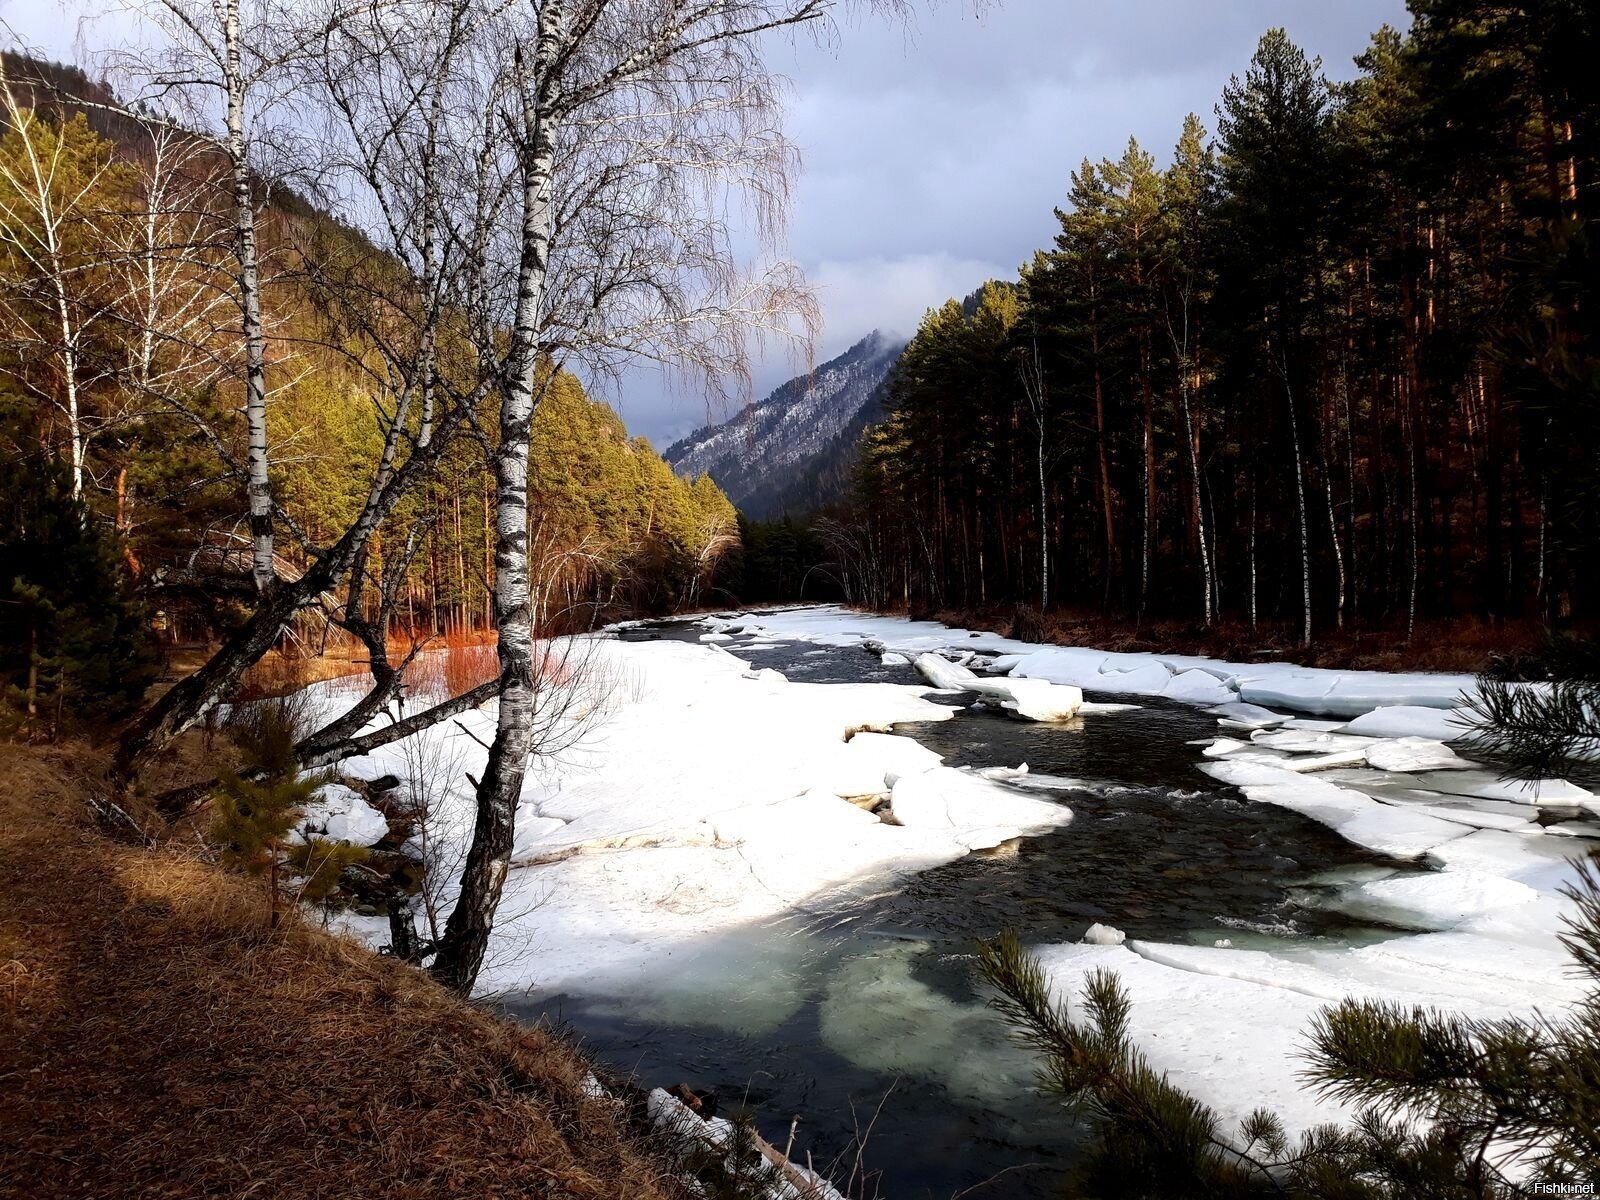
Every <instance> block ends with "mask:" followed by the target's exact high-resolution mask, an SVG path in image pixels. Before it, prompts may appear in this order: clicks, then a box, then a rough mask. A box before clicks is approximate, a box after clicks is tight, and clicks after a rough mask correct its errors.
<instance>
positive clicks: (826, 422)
mask: <svg viewBox="0 0 1600 1200" xmlns="http://www.w3.org/2000/svg"><path fill="white" fill-rule="evenodd" d="M904 348H905V343H903V342H900V341H896V340H894V339H892V338H889V337H886V336H885V335H884V334H882V333H879V332H878V331H877V330H874V331H873V332H872V333H870V334H868V335H867V336H866V337H864V338H862V339H861V340H860V341H859V342H857V343H856V344H855V345H854V346H851V347H850V349H848V350H846V351H845V352H844V353H843V354H841V355H839V357H838V358H835V359H832V360H830V361H828V362H825V363H823V364H822V365H821V366H820V367H818V368H817V369H816V370H815V371H813V372H811V373H810V374H807V375H801V376H798V377H797V378H794V379H791V380H790V381H789V382H788V383H786V384H784V385H783V386H782V387H780V388H778V389H776V390H775V391H774V392H773V393H772V394H771V395H770V396H768V397H767V398H766V399H765V400H762V401H760V402H759V403H756V404H751V405H747V406H745V408H744V409H743V410H741V411H740V412H739V413H738V415H736V416H735V417H733V418H732V419H731V420H729V421H725V422H723V423H722V424H720V425H707V426H705V427H704V428H702V429H697V430H695V432H693V433H691V434H690V435H689V436H688V437H686V438H684V439H683V440H681V441H679V442H676V443H674V444H673V445H672V446H670V447H668V448H667V452H666V454H665V455H663V457H664V458H665V459H666V460H667V461H668V462H669V463H671V464H672V467H673V469H674V470H676V471H677V472H678V474H680V475H683V476H685V477H688V478H693V477H695V476H698V475H702V474H709V475H710V476H711V478H712V479H714V480H716V482H717V485H718V486H719V487H721V488H722V490H723V491H724V492H726V493H727V494H728V498H729V499H731V500H732V501H733V502H734V503H735V504H736V505H738V506H739V508H740V510H741V511H743V512H744V513H745V515H747V516H750V517H758V518H759V517H767V516H774V515H776V514H777V513H779V512H781V511H783V510H784V509H786V508H789V507H792V506H793V505H794V504H795V503H796V501H795V498H794V493H795V491H796V489H795V488H794V486H793V485H794V484H795V483H796V482H797V481H798V480H800V479H801V478H802V477H803V476H806V475H807V474H808V468H809V467H810V466H811V465H812V464H813V461H814V460H815V459H816V458H817V457H818V456H819V455H822V454H824V453H825V452H828V451H830V450H832V449H833V448H834V444H835V443H836V442H837V441H838V439H839V437H840V436H841V435H842V434H844V433H846V432H847V431H848V430H849V428H850V427H851V426H852V425H854V424H855V423H856V418H857V417H858V416H859V414H860V413H861V410H862V408H863V406H865V405H866V404H867V402H868V400H869V399H870V398H871V397H872V396H873V393H874V392H875V391H876V390H877V388H878V387H879V385H880V384H882V382H883V380H884V377H885V376H886V375H887V374H888V373H889V368H890V367H892V366H893V365H894V363H895V360H896V359H897V358H899V357H900V351H901V350H902V349H904ZM827 498H828V497H808V498H807V499H809V500H811V501H812V502H815V501H816V500H818V499H827Z"/></svg>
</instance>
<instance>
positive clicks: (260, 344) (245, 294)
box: [222, 0, 277, 594]
mask: <svg viewBox="0 0 1600 1200" xmlns="http://www.w3.org/2000/svg"><path fill="white" fill-rule="evenodd" d="M243 37H244V33H243V30H242V28H241V26H240V20H239V0H227V5H226V9H225V11H224V13H223V27H222V39H223V56H224V61H223V83H224V87H225V90H226V92H227V136H226V144H227V150H228V161H229V167H230V169H231V171H232V174H233V201H234V218H233V220H234V255H235V257H236V258H237V259H238V264H239V278H238V287H239V312H240V317H241V322H242V332H243V334H244V419H245V434H246V453H245V495H246V499H247V501H248V503H249V510H250V573H251V575H252V576H253V577H254V579H255V584H256V591H257V592H259V593H261V594H265V593H266V592H268V591H269V590H271V588H272V586H273V585H274V583H276V582H277V572H276V570H275V569H274V567H273V532H272V482H271V479H270V478H269V474H268V469H269V458H268V452H267V349H266V334H265V332H264V327H263V325H262V320H261V263H260V257H259V252H258V250H257V244H256V207H255V196H254V189H253V187H252V185H251V180H250V161H249V147H248V145H247V143H246V139H245V128H244V126H245V111H244V105H245V79H244V63H243Z"/></svg>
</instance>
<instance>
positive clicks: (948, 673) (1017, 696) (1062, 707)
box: [884, 654, 1083, 721]
mask: <svg viewBox="0 0 1600 1200" xmlns="http://www.w3.org/2000/svg"><path fill="white" fill-rule="evenodd" d="M884 657H885V659H887V658H888V655H885V656H884ZM916 667H917V672H918V674H920V675H921V676H922V677H923V678H924V679H926V680H927V681H928V682H929V683H931V684H933V686H934V687H936V688H939V689H941V690H944V691H953V692H975V693H976V694H978V695H980V696H982V697H984V698H985V699H989V700H997V701H999V703H1000V706H1001V707H1002V708H1005V709H1008V710H1010V711H1011V712H1014V713H1016V714H1017V715H1018V716H1020V717H1026V718H1027V719H1028V720H1030V721H1069V720H1071V719H1072V718H1073V717H1075V716H1077V715H1078V712H1079V710H1080V709H1082V708H1083V692H1082V691H1081V690H1080V689H1078V688H1075V687H1071V686H1069V685H1066V684H1059V683H1050V682H1047V681H1046V680H1043V679H1009V678H1005V677H1003V676H988V677H985V676H981V675H977V674H975V673H974V672H972V671H971V670H969V669H968V668H967V667H964V666H962V665H960V664H959V663H953V662H950V661H949V660H948V659H945V658H942V657H940V656H939V655H937V654H919V655H918V656H917V661H916Z"/></svg>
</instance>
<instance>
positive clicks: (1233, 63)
mask: <svg viewBox="0 0 1600 1200" xmlns="http://www.w3.org/2000/svg"><path fill="white" fill-rule="evenodd" d="M110 4H111V0H104V6H106V7H109V6H110ZM100 6H101V5H99V4H97V3H96V0H0V16H3V17H4V19H5V20H6V21H7V22H8V23H9V24H10V25H11V26H12V27H13V28H15V29H16V30H17V32H18V33H19V34H21V36H23V37H24V38H25V39H26V40H28V41H29V42H31V43H33V45H35V46H36V47H39V48H42V49H45V50H46V51H48V52H50V53H51V54H52V55H54V56H55V57H58V58H66V59H70V58H74V57H78V55H79V54H80V53H81V50H82V49H83V48H85V47H87V48H89V49H92V48H94V46H95V45H96V44H97V43H102V42H103V41H104V40H105V39H106V38H108V37H109V35H110V33H111V32H112V31H111V29H110V28H109V27H108V26H106V25H105V24H104V23H101V24H99V25H96V24H94V23H89V24H84V23H82V21H81V19H80V18H81V17H82V15H83V14H84V13H85V12H93V11H94V10H95V8H96V7H100ZM1386 21H1387V22H1389V23H1391V24H1395V25H1404V24H1405V22H1406V15H1405V5H1404V0H1004V2H1000V3H990V4H988V5H986V6H985V12H984V15H983V16H982V17H981V18H980V17H975V16H974V15H973V12H972V5H971V0H940V2H938V3H935V4H932V5H928V4H923V5H922V6H921V7H920V11H919V12H918V14H917V16H916V17H915V18H914V20H913V21H912V22H911V24H910V25H909V26H900V25H895V26H891V25H889V24H888V23H886V22H883V21H877V20H869V19H865V18H859V19H847V20H845V21H844V22H843V23H842V24H841V26H840V28H839V30H838V37H837V38H835V39H832V41H831V44H830V45H827V46H822V47H819V46H817V45H815V44H813V43H811V42H809V41H801V42H799V43H794V42H791V41H788V40H784V41H782V42H779V43H776V44H775V46H774V49H773V58H772V61H773V64H774V66H775V67H776V68H777V69H778V70H779V71H781V72H782V73H783V74H784V75H786V76H787V77H788V78H789V80H790V81H791V92H792V94H791V105H790V120H789V132H790V135H791V137H792V138H793V140H794V141H795V142H796V144H797V145H798V146H799V148H800V151H801V154H802V157H803V174H802V176H801V178H800V181H799V186H798V188H797V191H796V194H795V200H794V213H793V224H792V226H791V230H790V236H789V253H790V255H791V256H792V257H793V258H794V259H795V260H796V261H797V262H799V263H800V264H801V265H802V266H803V267H804V268H805V270H806V272H807V274H808V275H809V276H810V278H811V280H812V282H813V284H814V285H815V286H816V288H817V290H818V293H819V298H820V300H821V303H822V309H823V314H824V318H825V321H826V326H825V329H824V332H823V336H822V343H821V345H820V346H819V347H818V348H817V355H816V361H818V362H820V361H823V360H825V359H827V358H829V357H831V356H832V355H834V354H837V353H838V352H839V351H840V350H842V349H844V348H845V347H846V346H848V345H850V343H852V342H854V341H856V340H857V339H858V338H860V337H861V336H863V335H864V334H865V333H867V332H868V331H869V330H871V329H873V328H874V327H877V328H882V329H885V330H889V331H894V332H898V333H903V334H909V333H911V332H912V331H914V330H915V328H916V324H917V321H918V320H919V318H920V317H921V315H922V313H923V312H924V311H925V310H926V309H927V308H928V307H929V306H930V305H934V304H938V303H941V302H942V301H944V300H945V299H946V298H947V297H950V296H953V295H965V294H966V293H967V292H970V291H971V290H972V289H973V288H974V287H976V286H977V285H978V284H979V283H980V282H982V281H983V280H984V279H986V278H989V277H993V276H1011V275H1013V274H1014V272H1015V271H1016V268H1017V266H1018V265H1019V264H1020V263H1021V262H1023V261H1024V260H1025V259H1026V258H1027V257H1028V256H1029V255H1030V254H1031V253H1032V252H1033V250H1034V249H1035V248H1037V247H1039V246H1042V245H1046V244H1047V243H1048V242H1049V239H1050V238H1051V236H1052V235H1053V231H1054V224H1055V222H1054V217H1053V215H1052V209H1053V208H1054V206H1055V205H1057V204H1058V203H1060V202H1061V201H1062V199H1063V198H1064V196H1065V194H1066V189H1067V181H1068V175H1069V173H1070V172H1071V171H1072V169H1073V168H1074V167H1076V166H1077V164H1078V163H1079V162H1080V161H1081V160H1082V159H1083V158H1084V157H1085V156H1088V157H1092V158H1100V157H1105V156H1115V155H1118V154H1120V153H1121V151H1122V148H1123V146H1124V145H1125V144H1126V142H1127V139H1128V137H1129V136H1130V135H1132V136H1134V137H1137V138H1138V139H1139V141H1140V142H1141V143H1142V144H1144V145H1145V146H1146V147H1147V148H1149V149H1151V150H1152V151H1153V152H1155V153H1156V154H1157V155H1158V157H1159V156H1164V155H1165V153H1166V152H1167V150H1168V149H1169V148H1170V146H1171V144H1172V142H1173V141H1174V140H1175V139H1176V137H1177V133H1178V128H1179V125H1180V123H1181V121H1182V118H1183V115H1184V114H1185V113H1187V112H1191V111H1192V112H1197V113H1199V114H1200V115H1201V116H1202V118H1204V119H1205V120H1206V122H1207V125H1208V126H1211V125H1214V123H1215V122H1214V118H1213V114H1212V109H1213V106H1214V105H1215V104H1216V101H1217V98H1218V96H1219V95H1220V94H1221V91H1222V87H1223V85H1224V84H1225V83H1226V82H1227V80H1228V78H1229V76H1230V75H1233V74H1235V73H1239V72H1242V70H1243V69H1244V66H1245V64H1246V63H1247V62H1248V60H1249V57H1250V54H1251V51H1252V50H1253V49H1254V46H1255V42H1256V39H1257V38H1258V37H1259V36H1260V35H1261V33H1262V31H1263V30H1265V29H1266V28H1267V27H1269V26H1271V25H1282V26H1285V27H1286V28H1287V29H1288V31H1289V34H1290V36H1291V37H1293V38H1294V39H1295V40H1296V41H1297V42H1299V43H1300V44H1301V45H1302V46H1304V47H1305V48H1306V49H1307V51H1308V52H1310V53H1312V54H1316V55H1320V56H1321V57H1322V59H1323V64H1324V68H1325V70H1326V71H1327V73H1328V74H1329V75H1330V76H1332V77H1333V78H1348V77H1349V76H1350V74H1351V73H1352V71H1353V68H1352V66H1351V63H1350V59H1351V57H1352V56H1353V55H1354V54H1356V53H1358V52H1359V51H1360V50H1361V49H1362V47H1363V46H1364V45H1365V44H1366V41H1367V38H1368V35H1369V34H1370V33H1371V32H1372V31H1373V30H1374V29H1376V28H1377V27H1378V26H1379V25H1381V24H1383V23H1384V22H1386ZM794 373H795V372H794V363H793V362H792V361H791V359H790V358H789V356H788V355H787V354H785V353H782V352H779V351H774V352H773V353H772V354H771V355H770V356H769V359H768V361H766V362H765V363H763V364H762V366H761V368H760V370H759V371H758V373H757V378H756V380H755V392H756V394H758V395H759V394H762V393H764V392H765V391H767V390H769V389H770V388H771V387H773V386H775V385H776V384H777V383H780V382H782V380H783V379H785V378H787V377H788V376H790V375H792V374H794ZM607 398H608V399H610V400H611V401H612V403H613V404H614V405H616V406H617V407H618V409H619V410H620V411H621V413H622V415H623V417H624V418H625V419H626V421H627V423H628V426H629V428H630V429H631V430H632V431H633V432H634V433H638V434H644V435H646V436H647V437H649V438H650V439H651V440H652V441H654V442H655V443H656V444H657V445H658V446H663V447H664V446H665V445H667V444H668V443H669V442H671V441H672V440H674V439H675V438H676V437H678V436H680V435H682V434H684V433H686V432H688V431H689V430H691V429H693V428H694V427H695V426H697V425H701V424H704V423H705V421H706V419H707V417H708V415H710V416H712V417H716V418H718V419H720V417H721V416H722V415H725V414H722V413H718V412H716V411H714V410H710V411H708V407H707V403H706V401H705V400H704V399H703V398H702V397H701V396H699V395H698V394H696V393H695V392H694V391H692V390H690V389H687V388H685V387H684V386H682V385H676V386H675V385H673V384H672V383H671V382H670V381H666V380H663V379H661V378H659V377H657V376H656V375H654V374H652V373H641V374H639V375H637V376H635V377H634V378H632V379H629V380H627V381H625V383H624V384H623V385H622V387H621V388H620V389H617V390H616V392H615V394H611V395H608V396H607Z"/></svg>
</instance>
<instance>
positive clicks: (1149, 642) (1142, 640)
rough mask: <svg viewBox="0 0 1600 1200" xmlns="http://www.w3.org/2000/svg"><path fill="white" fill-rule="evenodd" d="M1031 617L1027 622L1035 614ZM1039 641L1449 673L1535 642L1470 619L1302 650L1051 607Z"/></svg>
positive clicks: (1524, 626) (995, 613)
mask: <svg viewBox="0 0 1600 1200" xmlns="http://www.w3.org/2000/svg"><path fill="white" fill-rule="evenodd" d="M934 619H935V620H938V621H943V622H945V623H946V624H951V625H966V626H968V627H970V628H978V629H996V630H999V631H1000V632H1002V633H1006V632H1008V631H1010V629H1011V628H1012V622H1013V620H1014V619H1015V613H1014V612H1013V610H1011V609H1004V610H1001V609H986V610H985V609H980V610H977V611H959V610H947V611H943V612H940V613H937V614H935V616H934ZM1037 619H1038V618H1037V616H1035V620H1037ZM1042 628H1043V638H1042V639H1036V638H1035V637H1033V636H1031V635H1032V633H1034V632H1036V631H1030V637H1029V640H1043V641H1045V642H1049V643H1053V644H1055V645H1061V646H1088V647H1092V648H1094V649H1097V650H1108V651H1119V652H1159V653H1164V654H1207V655H1211V656H1213V657H1216V658H1223V659H1228V660H1231V661H1234V662H1274V661H1284V662H1296V663H1300V664H1302V665H1304V666H1308V667H1332V668H1340V669H1344V670H1369V671H1452V672H1462V673H1466V674H1471V673H1475V672H1477V671H1480V670H1482V669H1483V668H1484V667H1485V666H1487V665H1488V663H1489V660H1490V658H1492V657H1493V656H1494V655H1497V654H1506V653H1511V652H1514V651H1518V650H1526V649H1531V648H1533V647H1536V646H1538V645H1539V644H1540V642H1541V639H1542V632H1541V628H1542V627H1541V626H1540V625H1539V624H1538V623H1536V622H1533V621H1509V620H1508V621H1501V622H1498V623H1495V624H1491V623H1489V622H1487V621H1482V620H1479V619H1477V618H1474V617H1459V618H1455V619H1453V620H1449V621H1442V620H1436V621H1421V622H1418V625H1417V630H1416V633H1415V635H1414V636H1412V637H1411V638H1410V639H1407V637H1406V635H1405V631H1404V630H1403V629H1401V630H1391V629H1384V628H1359V627H1351V628H1348V629H1346V630H1343V631H1340V630H1337V629H1332V628H1327V629H1322V630H1319V631H1318V632H1317V636H1316V638H1315V640H1314V642H1313V644H1312V646H1311V648H1310V649H1308V650H1302V649H1301V648H1300V640H1299V630H1298V629H1297V628H1291V627H1289V626H1287V625H1284V626H1278V625H1262V626H1261V627H1260V628H1258V629H1256V630H1252V629H1251V628H1250V627H1249V625H1248V624H1246V623H1244V622H1237V621H1227V622H1222V623H1219V624H1218V625H1216V626H1214V627H1213V628H1212V629H1209V630H1207V629H1204V628H1202V627H1200V625H1199V624H1198V622H1194V621H1179V620H1161V619H1150V620H1146V621H1144V622H1142V623H1139V622H1134V621H1131V620H1127V619H1123V618H1112V617H1105V616H1101V615H1100V614H1099V613H1094V612H1083V611H1072V610H1066V611H1054V610H1053V611H1051V612H1050V613H1048V614H1046V615H1045V617H1044V618H1043V620H1042Z"/></svg>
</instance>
